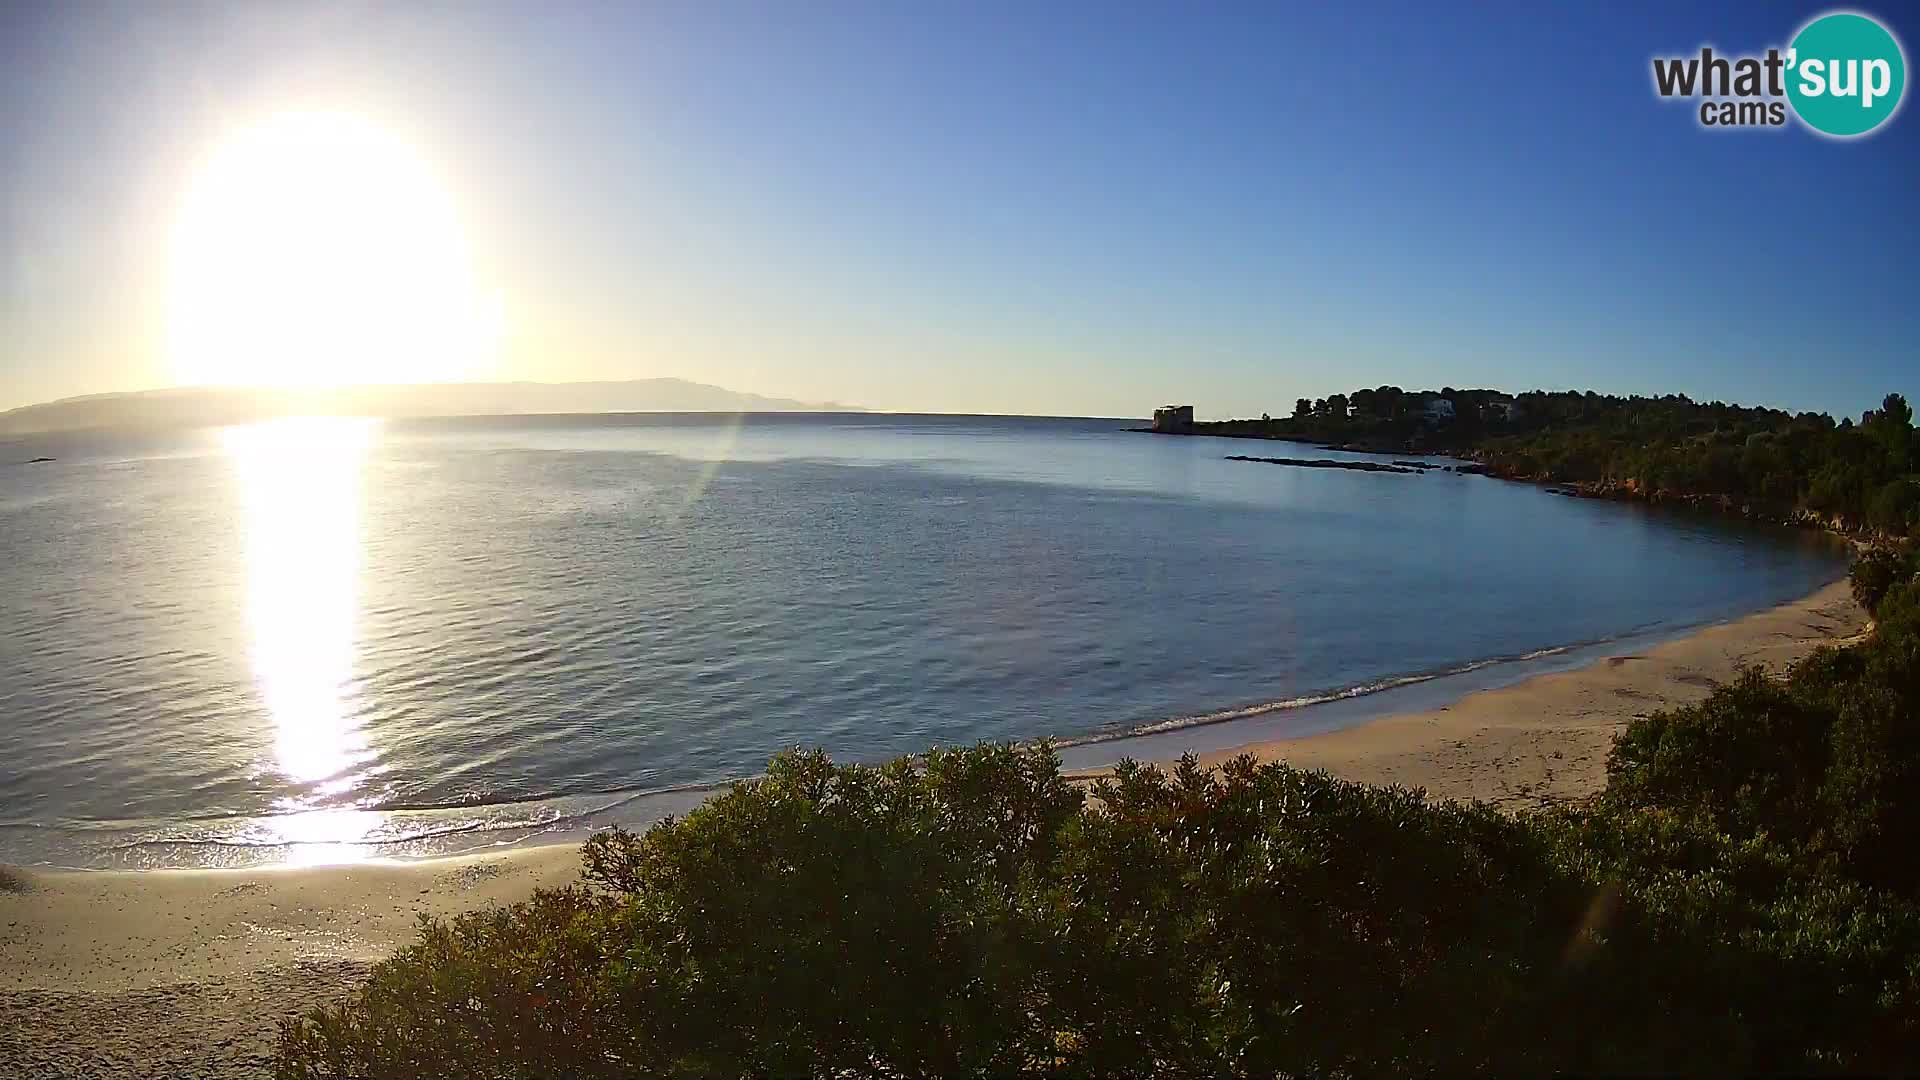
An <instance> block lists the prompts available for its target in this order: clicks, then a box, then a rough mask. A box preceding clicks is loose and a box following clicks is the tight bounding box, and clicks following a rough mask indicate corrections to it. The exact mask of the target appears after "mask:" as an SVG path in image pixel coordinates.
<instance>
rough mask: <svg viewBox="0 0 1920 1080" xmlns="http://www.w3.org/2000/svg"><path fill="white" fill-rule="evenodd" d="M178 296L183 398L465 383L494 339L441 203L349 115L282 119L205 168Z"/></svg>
mask: <svg viewBox="0 0 1920 1080" xmlns="http://www.w3.org/2000/svg"><path fill="white" fill-rule="evenodd" d="M171 289H172V295H171V305H170V307H171V311H170V321H171V337H172V342H171V344H172V355H173V364H174V375H175V378H176V379H177V380H178V381H179V382H180V383H182V384H185V385H245V386H321V385H344V384H352V383H400V382H436V381H446V380H456V379H461V378H469V377H472V376H474V375H476V374H480V373H481V371H482V370H483V369H484V367H485V366H486V365H487V364H488V363H489V362H490V359H491V355H492V352H493V349H494V347H495V345H496V343H497V339H498V334H499V316H498V310H497V306H496V305H495V304H493V303H491V302H490V301H489V300H488V298H486V297H484V296H483V295H482V292H481V290H480V288H479V287H478V284H477V282H476V281H475V275H474V270H473V267H472V265H471V261H470V259H469V255H468V249H467V244H466V241H465V238H464V237H463V235H462V233H461V229H460V225H459V222H458V220H457V219H456V216H455V214H454V210H453V204H452V201H451V200H450V199H449V198H448V197H447V195H446V193H445V191H444V190H443V189H442V188H441V187H440V186H439V184H438V183H437V182H436V181H435V179H434V177H433V176H432V174H431V173H430V172H429V171H428V169H427V168H426V167H425V164H424V163H423V162H422V161H421V159H420V158H419V156H418V155H416V154H415V153H413V152H412V150H411V149H410V148H408V147H407V146H406V145H405V144H403V143H402V142H401V141H400V140H398V139H396V138H394V137H393V136H392V135H391V134H389V133H387V132H385V131H383V130H381V129H380V128H378V127H376V126H374V125H372V124H370V123H368V122H366V121H364V120H362V119H360V118H358V117H355V116H352V115H348V114H342V113H325V112H310V113H292V114H286V115H282V116H278V117H275V118H273V119H270V120H267V121H265V122H263V123H260V124H258V125H255V126H253V127H251V128H247V129H245V130H242V131H240V132H238V133H237V134H235V135H233V136H232V137H230V138H229V139H227V140H226V141H225V142H223V143H222V144H221V145H220V146H219V147H218V148H217V149H216V150H215V151H214V152H213V153H212V154H211V155H210V156H209V157H208V158H207V159H206V160H205V161H204V162H203V163H202V164H201V167H200V169H199V171H198V173H197V175H196V177H195V179H194V182H193V185H192V187H191V189H190V190H189V193H188V196H187V199H186V203H185V205H184V206H183V208H182V211H181V214H180V216H179V219H178V221H177V223H176V226H175V231H174V236H173V260H172V282H171Z"/></svg>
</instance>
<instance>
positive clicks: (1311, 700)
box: [1053, 640, 1602, 746]
mask: <svg viewBox="0 0 1920 1080" xmlns="http://www.w3.org/2000/svg"><path fill="white" fill-rule="evenodd" d="M1601 643H1602V641H1601V640H1594V641H1583V642H1576V643H1574V644H1572V645H1556V646H1554V647H1552V648H1548V649H1535V650H1533V651H1532V652H1526V653H1518V654H1516V655H1513V656H1495V657H1489V658H1488V659H1485V660H1475V661H1473V662H1472V663H1470V664H1462V665H1460V666H1459V667H1451V668H1443V669H1440V670H1437V671H1426V672H1420V673H1418V674H1413V675H1400V676H1396V677H1394V678H1391V679H1381V680H1379V681H1377V682H1369V683H1361V684H1359V685H1357V686H1349V687H1347V688H1345V689H1343V690H1335V691H1332V692H1330V693H1325V694H1308V695H1305V696H1302V697H1290V698H1281V699H1279V700H1277V701H1262V702H1256V703H1255V704H1252V705H1238V706H1235V707H1233V708H1229V709H1215V710H1213V711H1211V712H1204V713H1190V714H1186V715H1182V716H1171V717H1167V718H1166V719H1163V720H1152V721H1148V722H1147V723H1144V724H1136V725H1134V726H1132V727H1126V728H1118V729H1114V730H1110V731H1097V732H1094V733H1092V734H1088V735H1080V736H1076V737H1074V738H1069V739H1055V740H1053V744H1054V745H1055V746H1087V745H1092V744H1096V743H1105V742H1118V741H1120V740H1122V739H1136V738H1139V737H1140V736H1142V735H1158V734H1161V733H1163V732H1168V731H1179V730H1182V729H1184V728H1193V727H1204V726H1206V725H1208V724H1224V723H1227V722H1229V721H1233V720H1246V719H1248V718H1250V717H1255V716H1265V715H1267V714H1269V713H1277V712H1287V711H1290V710H1293V709H1306V708H1311V707H1312V706H1315V705H1325V704H1327V703H1328V702H1333V701H1345V700H1347V699H1349V698H1357V697H1365V696H1367V695H1368V694H1378V693H1381V692H1382V691H1386V690H1395V689H1398V688H1400V687H1402V686H1411V685H1413V684H1415V683H1423V682H1432V681H1433V680H1435V679H1445V678H1449V677H1451V676H1455V675H1465V674H1468V673H1469V672H1474V671H1479V670H1481V669H1482V668H1489V667H1493V666H1495V665H1496V664H1516V663H1524V662H1526V661H1528V660H1540V659H1544V658H1546V657H1549V656H1559V655H1561V654H1563V653H1570V652H1573V651H1574V650H1576V649H1584V648H1588V647H1590V646H1593V645H1598V644H1601Z"/></svg>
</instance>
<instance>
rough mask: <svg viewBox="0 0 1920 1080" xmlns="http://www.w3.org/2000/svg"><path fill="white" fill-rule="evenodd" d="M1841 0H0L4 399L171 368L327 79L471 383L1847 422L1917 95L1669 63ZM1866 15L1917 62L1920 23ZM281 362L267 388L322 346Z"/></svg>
mask: <svg viewBox="0 0 1920 1080" xmlns="http://www.w3.org/2000/svg"><path fill="white" fill-rule="evenodd" d="M1825 10H1829V8H1828V7H1827V6H1826V5H1821V4H1765V3H1731V4H1715V5H1687V4H1647V5H1644V6H1633V5H1626V4H1615V3H1605V4H1598V3H1597V4H1592V5H1585V6H1582V5H1574V4H1566V5H1558V4H1556V5H1552V6H1551V7H1548V6H1543V5H1536V4H1510V5H1501V4H1492V3H1489V4H1476V5H1472V6H1470V7H1468V6H1455V5H1438V4H1429V3H1423V2H1419V3H1367V2H1346V3H1341V4H1337V5H1329V4H1312V5H1300V6H1298V7H1293V6H1288V5H1282V4H1279V3H1259V4H1248V5H1236V4H1229V3H1218V2H1201V3H1167V4H1126V3H1111V2H1102V3H1097V4H1095V3H1088V4H1078V3H1071V2H1068V0H1057V2H1051V3H1045V4H1031V3H997V2H993V0H968V2H964V3H946V2H925V3H906V2H892V3H841V2H834V0H822V2H819V3H808V4H790V3H764V4H746V3H735V2H730V0H704V2H687V3H679V2H669V0H661V2H651V3H644V4H642V3H635V4H622V3H603V4H565V3H540V4H533V3H514V4H509V3H496V2H490V0H471V2H458V3H445V4H433V3H407V4H371V3H329V4H299V3H290V2H284V0H275V2H262V3H234V4H191V3H186V2H179V3H174V2H169V3H164V4H150V3H127V4H100V3H90V2H85V0H73V2H65V3H49V4H45V5H38V4H34V3H31V2H29V3H12V4H4V5H0V102H5V103H6V105H5V108H4V109H0V408H6V407H12V406H17V405H24V404H28V403H32V402H37V401H44V400H49V399H53V398H57V397H63V396H68V395H75V394H84V393H96V392H108V391H120V390H135V389H145V388H152V387H161V386H167V385H172V384H175V383H176V382H178V381H180V380H181V379H182V378H183V377H184V375H183V372H188V371H191V370H192V369H191V368H190V367H185V368H183V366H182V364H181V362H180V357H179V356H178V355H175V353H176V352H177V350H178V348H179V346H178V343H177V341H176V339H175V338H173V337H170V330H169V328H170V327H172V326H174V325H176V324H177V320H178V318H179V315H178V310H177V305H178V304H179V300H178V295H179V290H178V289H177V288H176V287H175V286H176V284H177V282H173V281H170V275H173V276H177V275H178V274H179V271H178V269H177V268H178V266H179V265H180V258H179V250H178V248H179V246H180V245H181V244H182V241H181V239H180V236H181V235H182V233H181V230H180V228H179V222H180V220H181V219H182V214H183V212H184V211H183V210H182V207H183V206H185V205H187V204H188V202H189V196H190V193H191V192H192V191H193V190H195V189H194V183H195V177H196V176H198V175H201V173H202V172H203V171H204V169H205V168H206V165H205V163H206V161H207V160H209V155H210V154H211V153H213V151H214V149H215V148H218V147H220V146H223V145H228V144H229V143H230V142H231V140H232V139H233V138H234V133H235V132H237V131H245V130H248V129H249V126H250V125H257V124H260V123H262V122H265V120H268V119H271V118H272V117H274V116H277V115H282V114H286V113H289V112H297V111H300V110H316V109H318V110H326V111H328V112H329V113H340V114H345V115H351V116H354V117H358V118H362V119H363V120H364V121H365V122H366V123H368V124H370V125H373V126H375V127H377V129H378V130H379V131H381V132H384V133H387V134H388V135H390V136H391V138H392V139H393V140H394V141H395V142H396V143H399V144H403V145H404V146H405V147H407V148H408V152H409V153H410V154H412V155H413V156H414V159H415V160H417V161H419V162H422V163H424V167H425V168H426V169H428V170H429V171H430V172H431V174H432V176H433V177H434V178H435V183H436V184H437V185H438V190H440V191H442V192H443V193H444V196H445V199H446V200H447V203H448V204H449V205H450V207H451V208H452V209H451V213H452V214H453V217H454V218H455V219H457V222H458V228H459V232H460V237H461V245H460V252H461V254H460V259H461V260H462V262H463V266H464V272H465V273H470V274H471V276H472V279H473V281H475V282H477V283H479V284H478V285H477V286H476V287H477V288H478V289H479V290H480V291H481V292H482V293H483V294H484V295H485V297H486V298H487V299H488V302H489V304H490V305H491V307H490V308H489V310H490V311H491V312H492V316H493V317H494V319H495V322H493V323H491V324H490V325H492V326H493V327H494V331H495V337H494V338H493V339H492V341H493V346H492V348H491V349H490V350H489V351H488V352H487V353H486V356H485V358H484V360H483V361H476V362H475V363H474V364H472V365H471V366H470V367H468V368H465V369H462V370H461V371H460V375H461V376H462V377H468V378H488V379H537V380H546V381H565V380H584V379H621V378H650V377H658V376H674V377H680V378H686V379H692V380H696V381H700V382H707V383H715V384H718V385H722V386H726V387H729V388H731V389H736V390H744V391H751V392H756V393H761V394H768V395H777V396H784V397H793V398H799V399H803V400H810V401H827V400H832V401H840V402H848V403H853V404H859V405H864V406H868V407H871V408H877V409H887V410H911V411H942V412H1004V413H1036V414H1059V415H1106V416H1139V415H1144V414H1145V413H1146V412H1148V411H1150V410H1151V409H1152V408H1153V407H1154V406H1156V405H1159V404H1162V403H1164V402H1169V401H1180V402H1192V403H1194V404H1195V405H1196V406H1197V408H1198V411H1199V413H1200V415H1202V416H1203V417H1205V416H1227V415H1253V414H1257V413H1260V412H1263V411H1265V412H1272V413H1275V414H1280V413H1284V412H1287V411H1290V410H1291V408H1292V402H1293V400H1294V399H1295V398H1297V397H1302V396H1306V397H1319V396H1324V395H1326V394H1328V393H1331V392H1335V391H1342V390H1348V389H1351V388H1353V387H1356V386H1372V385H1380V384H1388V383H1391V384H1397V385H1401V386H1405V387H1408V388H1416V387H1440V386H1443V385H1452V386H1489V387H1498V388H1503V389H1508V390H1516V391H1517V390H1523V389H1530V388H1536V387H1538V388H1547V389H1565V388H1581V389H1585V388H1592V389H1597V390H1600V391H1603V392H1613V393H1643V394H1658V393H1670V392H1673V393H1685V394H1688V395H1690V396H1693V397H1695V398H1697V399H1701V400H1711V399H1721V400H1727V401H1738V402H1742V403H1748V404H1768V405H1775V406H1779V407H1785V408H1791V409H1796V410H1798V409H1815V410H1820V411H1827V412H1832V413H1834V414H1835V415H1841V414H1848V415H1857V414H1858V413H1859V412H1860V411H1861V410H1863V409H1866V408H1869V407H1872V406H1874V405H1876V404H1877V403H1878V401H1879V399H1880V397H1881V396H1882V395H1883V394H1885V393H1886V392H1888V391H1891V390H1898V391H1902V392H1905V393H1907V394H1908V395H1909V396H1916V395H1920V377H1917V376H1916V372H1920V301H1916V299H1915V298H1916V296H1920V244H1916V241H1917V240H1920V229H1917V228H1916V226H1917V225H1920V168H1916V166H1920V113H1916V111H1915V109H1914V108H1912V107H1907V108H1904V109H1903V110H1902V111H1901V113H1900V114H1898V115H1896V116H1895V117H1894V119H1893V120H1892V121H1890V122H1889V124H1887V125H1886V126H1884V127H1883V128H1882V129H1881V130H1880V131H1878V132H1876V133H1875V134H1873V135H1871V136H1869V137H1867V138H1864V139H1858V140H1852V141H1846V142H1842V141H1834V140H1827V139H1823V138H1821V137H1819V136H1816V135H1815V134H1813V133H1811V132H1809V131H1807V130H1805V129H1804V128H1801V127H1799V126H1797V125H1789V126H1788V127H1787V128H1785V129H1770V130H1748V131H1732V132H1728V131H1710V130H1705V129H1703V128H1701V127H1700V126H1699V124H1698V123H1697V121H1696V119H1695V116H1694V110H1693V107H1692V106H1691V105H1688V104H1685V103H1679V102H1672V101H1661V100H1659V99H1658V98H1657V97H1656V96H1655V94H1654V91H1653V88H1652V79H1651V74H1650V59H1651V57H1653V56H1655V55H1662V56H1666V55H1675V56H1678V55H1686V54H1689V53H1697V51H1698V49H1699V48H1700V46H1701V45H1703V44H1711V45H1713V46H1714V47H1715V48H1716V49H1717V50H1721V51H1725V52H1735V53H1739V52H1759V51H1763V50H1764V49H1765V48H1766V47H1768V46H1769V45H1780V46H1784V45H1785V44H1786V42H1787V41H1788V40H1789V39H1790V38H1791V36H1792V34H1793V33H1794V31H1795V30H1796V29H1798V27H1799V26H1800V25H1802V24H1803V23H1805V22H1806V21H1807V20H1808V19H1809V18H1811V17H1812V16H1814V15H1816V14H1818V13H1821V12H1823V11H1825ZM1857 10H1864V11H1867V12H1868V13H1870V14H1876V15H1879V16H1881V17H1882V19H1883V21H1884V22H1886V23H1887V24H1889V25H1890V26H1891V28H1892V30H1893V31H1894V33H1895V34H1897V35H1901V37H1902V39H1903V41H1906V42H1908V45H1907V49H1908V52H1909V56H1911V55H1912V51H1913V48H1914V46H1913V45H1912V42H1914V41H1920V11H1914V10H1912V9H1905V8H1900V7H1896V6H1892V5H1889V6H1887V7H1886V8H1885V9H1884V10H1880V9H1875V8H1872V7H1866V8H1860V9H1857ZM263 118H264V119H263ZM356 243H358V241H356ZM361 248H364V250H365V256H364V258H365V262H366V265H367V267H368V268H369V269H376V268H378V267H380V266H382V265H387V264H390V263H391V260H388V259H386V258H385V253H383V251H382V250H381V244H380V242H379V239H378V237H373V238H371V239H369V240H368V241H367V242H365V243H364V244H362V245H361ZM361 248H356V249H355V250H356V251H358V250H361ZM296 255H297V253H296ZM407 265H412V264H407ZM273 269H275V268H274V267H269V268H268V270H273ZM262 273H266V271H262ZM244 276H245V275H244V274H241V273H240V272H238V271H230V272H229V274H228V277H225V278H215V279H214V280H215V282H216V284H219V283H223V282H235V283H237V282H241V281H242V279H243V278H244ZM254 276H256V277H257V276H259V275H254ZM267 276H269V277H270V276H271V275H270V274H267ZM389 276H390V277H396V276H399V275H392V274H390V275H389ZM382 288H385V286H384V285H383V286H382ZM402 291H403V292H404V291H405V290H404V288H403V289H402ZM236 306H239V305H236ZM275 310H276V311H277V310H278V309H275ZM324 340H326V341H332V340H333V339H331V338H328V339H324ZM267 352H272V353H273V355H264V354H263V355H260V356H259V357H258V359H257V361H251V360H250V362H257V363H258V364H259V365H262V368H261V370H262V371H263V372H265V375H264V376H263V378H262V379H261V380H260V381H274V379H275V376H274V375H273V371H272V369H273V365H275V364H282V365H286V364H294V363H300V364H311V363H313V360H312V355H313V353H314V350H313V349H311V348H309V349H305V350H301V349H290V350H289V351H288V352H287V353H286V354H285V356H281V354H280V353H279V352H278V351H277V350H267ZM249 355H250V356H251V355H252V354H249ZM288 357H291V358H292V359H288ZM394 370H395V371H396V372H400V373H401V374H404V370H403V369H402V368H396V369H394Z"/></svg>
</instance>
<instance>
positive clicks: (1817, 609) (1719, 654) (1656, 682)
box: [1070, 578, 1869, 810]
mask: <svg viewBox="0 0 1920 1080" xmlns="http://www.w3.org/2000/svg"><path fill="white" fill-rule="evenodd" d="M1868 626H1869V620H1868V617H1867V614H1866V612H1864V611H1862V610H1861V609H1860V607H1859V605H1857V604H1855V603H1854V601H1853V597H1852V594H1851V591H1850V589H1849V586H1848V583H1847V581H1846V579H1844V578H1842V579H1840V580H1837V581H1834V582H1830V583H1829V584H1827V585H1824V586H1822V587H1821V588H1819V589H1817V590H1815V591H1814V592H1813V593H1811V594H1809V595H1807V596H1804V597H1801V598H1799V599H1797V600H1791V601H1788V602H1786V603H1784V604H1780V605H1778V606H1775V607H1772V608H1768V609H1766V610H1763V611H1759V612H1755V613H1752V614H1749V615H1745V616H1741V617H1738V618H1734V619H1729V620H1725V621H1722V622H1718V623H1712V624H1709V625H1706V626H1702V627H1697V628H1694V629H1692V630H1690V631H1688V632H1686V633H1685V634H1682V635H1681V636H1678V637H1674V638H1671V639H1667V640H1663V641H1659V642H1657V643H1653V644H1650V645H1648V646H1646V647H1642V648H1633V647H1631V645H1632V642H1631V641H1630V640H1629V641H1622V642H1614V643H1610V644H1609V645H1606V646H1602V647H1600V648H1599V649H1598V650H1597V652H1598V655H1595V656H1593V658H1592V659H1589V660H1588V661H1587V662H1586V663H1583V664H1580V665H1578V666H1573V667H1568V668H1565V669H1562V670H1550V671H1544V672H1540V673H1537V674H1532V675H1529V676H1527V677H1525V678H1522V679H1520V680H1518V681H1515V682H1513V683H1511V684H1508V685H1501V686H1496V687H1492V688H1487V689H1479V690H1475V691H1473V692H1471V693H1468V694H1466V695H1465V696H1463V697H1457V698H1455V699H1453V700H1450V701H1448V702H1447V703H1445V704H1441V705H1438V706H1437V707H1432V708H1423V709H1412V710H1399V711H1390V712H1387V713H1385V714H1382V715H1377V716H1374V717H1372V718H1370V719H1366V720H1363V721H1362V722H1359V723H1356V724H1353V725H1351V726H1345V727H1338V728H1334V729H1332V730H1318V731H1310V732H1306V733H1302V734H1297V735H1286V736H1281V737H1277V738H1247V737H1245V736H1244V733H1243V734H1242V735H1241V736H1240V737H1233V736H1232V735H1231V734H1229V737H1227V738H1225V739H1216V740H1212V741H1214V742H1215V743H1217V744H1219V745H1215V746H1213V747H1211V748H1206V749H1200V750H1197V751H1196V753H1195V756H1196V757H1197V758H1198V759H1199V761H1200V764H1201V765H1202V766H1203V767H1208V768H1211V767H1213V766H1217V765H1219V764H1221V763H1222V762H1224V761H1227V760H1228V759H1230V758H1233V757H1235V756H1238V755H1240V754H1251V755H1252V756H1253V757H1254V758H1256V759H1257V760H1260V761H1263V762H1264V761H1280V762H1284V763H1286V764H1289V765H1292V766H1295V767H1296V768H1302V769H1324V770H1326V771H1327V772H1329V773H1332V774H1333V775H1335V776H1338V777H1340V778H1342V779H1346V780H1354V781H1358V782H1361V783H1367V784H1378V785H1390V784H1398V785H1401V786H1403V787H1410V788H1421V789H1423V790H1425V792H1426V793H1427V797H1428V798H1430V799H1435V800H1473V801H1481V802H1486V803H1490V804H1492V805H1493V806H1495V807H1498V808H1500V809H1503V810H1526V809H1537V808H1540V807H1544V806H1550V805H1556V804H1564V803H1570V802H1577V801H1580V800H1584V799H1587V798H1590V797H1592V796H1593V795H1596V794H1598V793H1599V792H1600V791H1601V789H1603V788H1604V787H1605V786H1606V758H1607V753H1608V751H1609V750H1610V749H1611V748H1612V745H1613V737H1614V736H1615V735H1616V734H1617V733H1618V732H1619V731H1620V730H1621V729H1622V728H1624V727H1625V726H1626V724H1627V723H1628V722H1629V721H1631V720H1633V719H1636V718H1638V717H1641V716H1645V715H1647V714H1649V713H1652V712H1655V711H1658V710H1661V709H1670V708H1674V707H1677V706H1681V705H1687V704H1691V703H1693V702H1696V701H1699V700H1701V699H1703V698H1705V697H1706V696H1707V695H1708V694H1709V693H1711V692H1712V690H1713V688H1714V687H1715V686H1718V685H1719V684H1721V683H1724V682H1727V681H1728V680H1730V679H1732V678H1733V677H1734V676H1736V675H1737V674H1738V673H1739V671H1740V670H1741V669H1742V668H1744V667H1747V666H1750V665H1753V664H1760V665H1763V666H1765V667H1766V668H1768V669H1769V670H1771V671H1780V670H1783V669H1785V668H1786V667H1787V666H1789V665H1791V664H1793V663H1794V662H1796V661H1798V660H1800V659H1803V658H1804V657H1806V656H1808V655H1810V654H1811V653H1812V652H1813V651H1814V650H1815V649H1817V648H1819V647H1821V646H1823V645H1843V644H1848V643H1851V642H1853V641H1857V640H1859V638H1860V637H1861V636H1862V635H1864V634H1865V633H1866V631H1867V629H1868ZM1623 646H1627V647H1623ZM1223 726H1224V725H1223ZM1176 734H1178V733H1176ZM1177 756H1178V755H1177V754H1176V755H1166V754H1152V755H1143V756H1142V757H1141V758H1140V760H1151V761H1157V762H1165V761H1167V760H1169V759H1170V758H1171V757H1177ZM1109 769H1110V767H1105V766H1101V767H1090V768H1082V769H1075V770H1072V772H1071V773H1070V775H1073V776H1075V777H1076V778H1092V777H1094V776H1098V775H1101V774H1104V773H1106V772H1108V771H1109Z"/></svg>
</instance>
